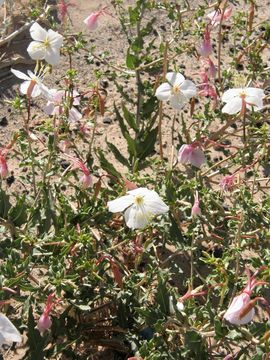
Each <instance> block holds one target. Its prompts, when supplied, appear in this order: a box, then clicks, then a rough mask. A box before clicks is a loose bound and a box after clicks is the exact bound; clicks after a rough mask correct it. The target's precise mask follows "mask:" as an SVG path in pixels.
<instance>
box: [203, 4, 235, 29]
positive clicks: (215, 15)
mask: <svg viewBox="0 0 270 360" xmlns="http://www.w3.org/2000/svg"><path fill="white" fill-rule="evenodd" d="M231 14H232V8H231V7H228V8H227V9H226V10H225V11H224V14H223V18H222V11H221V10H220V9H218V10H214V11H212V12H211V13H209V14H208V15H207V17H208V19H210V24H211V25H212V26H217V25H218V24H219V23H220V21H221V19H222V20H223V21H226V20H228V19H229V18H230V17H231Z"/></svg>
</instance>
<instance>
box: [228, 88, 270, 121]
mask: <svg viewBox="0 0 270 360" xmlns="http://www.w3.org/2000/svg"><path fill="white" fill-rule="evenodd" d="M264 98H265V94H264V92H263V90H262V89H258V88H253V87H247V88H238V89H230V90H227V91H225V93H224V94H223V95H222V98H221V100H222V101H223V102H225V103H226V105H225V106H224V107H223V108H222V112H223V113H226V114H230V115H233V114H237V113H238V112H240V111H242V110H243V109H244V107H246V108H247V109H249V110H251V109H252V108H253V110H254V111H258V110H260V109H262V108H263V99H264Z"/></svg>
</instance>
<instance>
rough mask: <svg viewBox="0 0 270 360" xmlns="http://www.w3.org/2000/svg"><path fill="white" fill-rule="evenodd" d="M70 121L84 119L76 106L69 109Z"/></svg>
mask: <svg viewBox="0 0 270 360" xmlns="http://www.w3.org/2000/svg"><path fill="white" fill-rule="evenodd" d="M68 118H69V121H74V122H76V121H79V120H81V119H82V114H81V113H80V112H79V111H78V110H77V109H76V108H75V107H72V108H71V109H70V110H69V117H68Z"/></svg>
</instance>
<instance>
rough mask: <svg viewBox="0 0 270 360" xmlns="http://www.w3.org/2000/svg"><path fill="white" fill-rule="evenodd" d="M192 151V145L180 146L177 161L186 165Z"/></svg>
mask: <svg viewBox="0 0 270 360" xmlns="http://www.w3.org/2000/svg"><path fill="white" fill-rule="evenodd" d="M192 151H193V147H192V145H186V144H184V145H182V146H181V148H180V150H179V152H178V161H179V162H180V163H181V164H187V163H188V162H189V157H190V154H191V153H192Z"/></svg>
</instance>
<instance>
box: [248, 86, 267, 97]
mask: <svg viewBox="0 0 270 360" xmlns="http://www.w3.org/2000/svg"><path fill="white" fill-rule="evenodd" d="M245 92H246V94H247V96H252V97H253V96H255V97H257V98H260V99H264V98H265V93H264V92H263V90H262V89H258V88H252V87H250V88H246V89H245Z"/></svg>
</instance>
